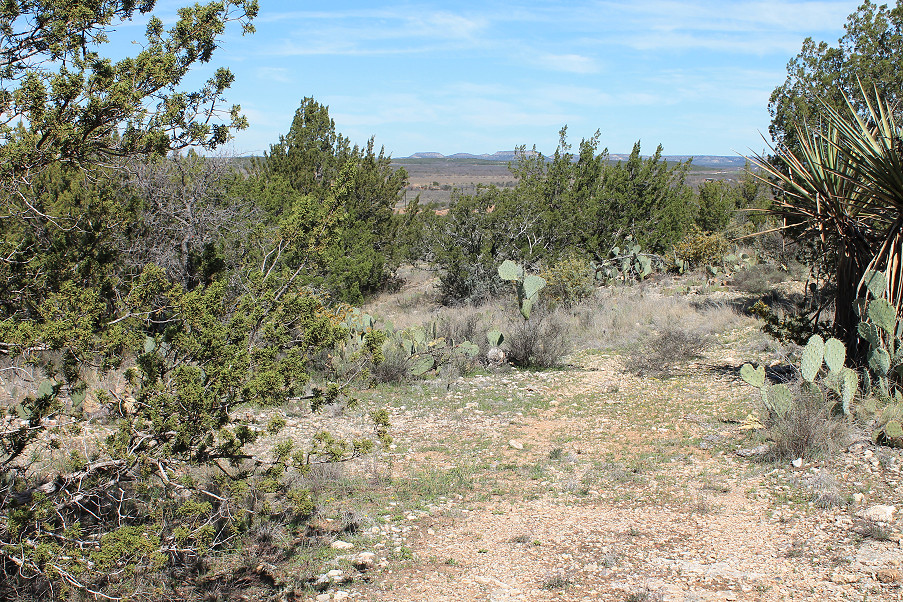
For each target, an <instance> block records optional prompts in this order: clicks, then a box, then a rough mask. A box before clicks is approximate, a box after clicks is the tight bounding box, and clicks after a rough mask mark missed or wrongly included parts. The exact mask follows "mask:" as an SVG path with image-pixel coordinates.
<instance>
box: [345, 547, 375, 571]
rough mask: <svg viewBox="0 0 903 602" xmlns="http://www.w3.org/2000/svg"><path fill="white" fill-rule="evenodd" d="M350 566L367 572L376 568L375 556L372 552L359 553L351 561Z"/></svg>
mask: <svg viewBox="0 0 903 602" xmlns="http://www.w3.org/2000/svg"><path fill="white" fill-rule="evenodd" d="M351 564H352V565H354V568H356V569H357V570H359V571H361V572H363V571H369V570H370V569H372V568H373V567H374V566H376V554H374V553H373V552H361V553H360V554H358V555H357V556H355V557H354V558H353V559H352V561H351Z"/></svg>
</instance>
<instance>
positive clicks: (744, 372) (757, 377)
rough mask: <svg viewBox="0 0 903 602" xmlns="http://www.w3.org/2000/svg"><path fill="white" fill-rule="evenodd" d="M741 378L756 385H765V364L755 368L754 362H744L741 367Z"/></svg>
mask: <svg viewBox="0 0 903 602" xmlns="http://www.w3.org/2000/svg"><path fill="white" fill-rule="evenodd" d="M740 378H742V379H743V380H745V381H746V382H747V383H749V384H751V385H752V386H754V387H764V386H765V366H759V367H758V368H753V367H752V364H743V367H742V368H740Z"/></svg>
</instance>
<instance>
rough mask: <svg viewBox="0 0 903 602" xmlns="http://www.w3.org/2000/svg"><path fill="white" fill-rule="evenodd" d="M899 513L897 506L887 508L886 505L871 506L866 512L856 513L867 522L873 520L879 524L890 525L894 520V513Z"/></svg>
mask: <svg viewBox="0 0 903 602" xmlns="http://www.w3.org/2000/svg"><path fill="white" fill-rule="evenodd" d="M896 511H897V508H896V507H895V506H886V505H884V504H876V505H874V506H869V507H868V508H866V509H865V510H861V511H859V512H857V513H856V515H857V516H858V517H859V518H864V519H865V520H873V521H875V522H877V523H889V522H891V521H892V520H894V512H896Z"/></svg>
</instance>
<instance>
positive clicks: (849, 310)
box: [752, 91, 903, 353]
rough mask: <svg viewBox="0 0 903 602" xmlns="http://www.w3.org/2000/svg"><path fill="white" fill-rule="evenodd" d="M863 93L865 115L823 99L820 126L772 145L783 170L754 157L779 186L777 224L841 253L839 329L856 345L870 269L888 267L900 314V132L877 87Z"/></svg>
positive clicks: (851, 345) (902, 178)
mask: <svg viewBox="0 0 903 602" xmlns="http://www.w3.org/2000/svg"><path fill="white" fill-rule="evenodd" d="M863 96H864V97H866V103H865V106H866V108H867V110H866V112H865V114H864V115H860V114H858V113H857V112H856V110H855V109H854V105H853V104H852V102H850V101H847V110H846V111H845V113H844V114H842V113H841V112H839V111H837V110H835V109H833V108H832V107H830V106H829V105H827V104H823V105H822V107H823V115H822V118H823V122H822V124H821V127H819V128H815V129H812V128H808V127H805V126H803V127H799V128H797V134H798V137H799V140H800V142H801V144H800V150H799V151H798V153H794V152H792V151H790V150H788V149H785V148H779V149H772V150H773V151H774V153H775V155H776V156H777V157H778V158H780V159H781V160H782V161H783V162H784V164H785V166H786V171H784V170H782V169H779V168H778V167H777V166H775V165H774V164H773V163H771V162H769V161H767V160H766V159H765V158H764V157H761V156H757V157H756V158H754V159H752V161H753V162H754V163H755V164H756V165H757V166H758V167H759V168H761V169H762V170H763V172H764V173H765V174H767V176H770V177H771V178H772V179H773V181H775V182H777V184H778V186H779V188H780V191H779V192H778V194H777V195H776V199H775V203H774V205H773V209H772V210H771V211H772V212H773V213H775V214H777V215H778V217H780V218H782V220H783V225H782V226H781V227H780V229H783V230H785V231H786V232H787V233H788V234H789V235H790V236H792V237H794V238H796V239H798V240H806V241H811V242H814V243H815V244H816V245H817V246H818V247H819V248H820V249H821V250H822V251H823V252H825V253H828V252H833V254H834V256H835V257H836V265H835V283H836V286H837V289H836V296H835V316H834V329H835V332H836V334H837V336H839V337H841V338H843V339H845V340H846V342H847V346H848V348H849V349H850V350H851V351H853V350H858V348H859V346H858V340H857V334H856V324H857V322H858V317H857V315H856V313H855V310H854V308H855V301H856V298H857V297H858V296H860V295H859V294H858V293H859V290H860V289H861V287H862V286H863V284H862V278H863V275H864V274H865V273H866V271H868V270H876V271H882V272H885V273H886V275H887V279H888V283H889V286H888V290H887V292H886V293H885V296H886V297H887V299H888V300H889V301H890V302H891V303H892V304H893V305H894V307H895V309H896V311H897V315H898V316H899V315H900V309H901V305H903V278H901V269H903V265H901V259H903V247H901V245H903V147H901V144H903V136H901V130H900V127H899V126H898V125H897V124H896V122H895V120H894V116H893V107H891V106H889V105H888V104H887V103H885V102H884V101H882V99H881V98H880V97H879V96H878V94H877V92H876V93H875V100H874V102H872V101H871V100H869V99H868V98H867V94H865V92H864V91H863ZM854 353H855V351H854Z"/></svg>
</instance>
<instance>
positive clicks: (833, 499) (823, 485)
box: [807, 470, 847, 508]
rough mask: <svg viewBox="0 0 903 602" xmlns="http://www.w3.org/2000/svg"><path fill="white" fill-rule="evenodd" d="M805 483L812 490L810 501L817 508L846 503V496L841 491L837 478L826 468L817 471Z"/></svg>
mask: <svg viewBox="0 0 903 602" xmlns="http://www.w3.org/2000/svg"><path fill="white" fill-rule="evenodd" d="M807 485H808V487H809V489H810V490H811V491H812V503H814V504H815V505H816V506H817V507H819V508H836V507H839V506H845V505H846V504H847V498H846V497H845V496H844V495H843V493H842V492H841V490H840V485H839V484H838V483H837V479H835V478H834V477H833V475H831V473H829V472H828V471H826V470H820V471H818V473H817V474H815V476H813V477H812V478H811V479H809V481H808V483H807Z"/></svg>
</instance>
